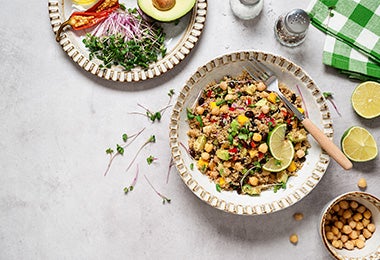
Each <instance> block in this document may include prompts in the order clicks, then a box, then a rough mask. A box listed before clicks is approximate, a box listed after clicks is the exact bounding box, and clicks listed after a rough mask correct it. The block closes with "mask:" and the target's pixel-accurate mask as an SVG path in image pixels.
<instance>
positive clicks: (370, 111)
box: [351, 81, 380, 119]
mask: <svg viewBox="0 0 380 260" xmlns="http://www.w3.org/2000/svg"><path fill="white" fill-rule="evenodd" d="M379 103H380V84H379V83H377V82H374V81H366V82H363V83H361V84H359V85H358V86H357V87H356V88H355V90H354V92H353V93H352V96H351V104H352V107H353V109H354V110H355V112H356V113H357V114H358V115H359V116H361V117H363V118H367V119H370V118H374V117H377V116H379V115H380V105H379Z"/></svg>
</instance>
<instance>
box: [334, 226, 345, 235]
mask: <svg viewBox="0 0 380 260" xmlns="http://www.w3.org/2000/svg"><path fill="white" fill-rule="evenodd" d="M331 232H332V233H333V234H334V235H336V236H337V235H338V234H339V229H338V228H337V227H334V226H333V227H331ZM343 232H344V231H343ZM346 234H347V233H346Z"/></svg>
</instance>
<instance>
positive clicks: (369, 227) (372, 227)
mask: <svg viewBox="0 0 380 260" xmlns="http://www.w3.org/2000/svg"><path fill="white" fill-rule="evenodd" d="M367 229H368V231H369V232H372V233H373V232H375V230H376V226H375V224H373V223H371V224H368V226H367Z"/></svg>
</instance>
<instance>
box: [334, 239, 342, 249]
mask: <svg viewBox="0 0 380 260" xmlns="http://www.w3.org/2000/svg"><path fill="white" fill-rule="evenodd" d="M331 244H332V245H333V247H335V248H337V249H341V248H342V247H343V242H342V241H340V240H334V241H332V243H331Z"/></svg>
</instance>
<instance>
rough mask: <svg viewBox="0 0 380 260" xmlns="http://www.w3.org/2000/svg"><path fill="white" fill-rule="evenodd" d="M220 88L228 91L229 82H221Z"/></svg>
mask: <svg viewBox="0 0 380 260" xmlns="http://www.w3.org/2000/svg"><path fill="white" fill-rule="evenodd" d="M219 87H220V88H221V89H222V90H226V89H227V88H228V85H227V82H226V81H222V82H220V84H219Z"/></svg>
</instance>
